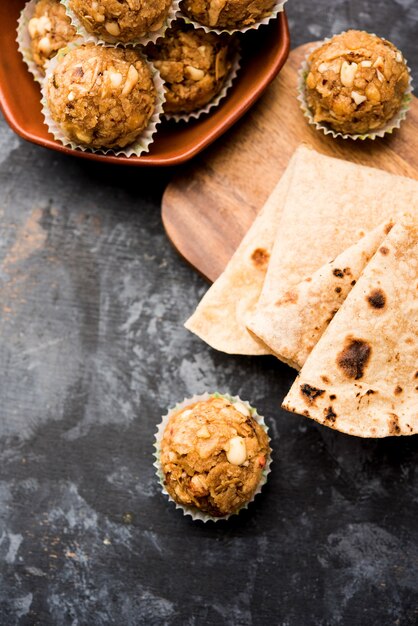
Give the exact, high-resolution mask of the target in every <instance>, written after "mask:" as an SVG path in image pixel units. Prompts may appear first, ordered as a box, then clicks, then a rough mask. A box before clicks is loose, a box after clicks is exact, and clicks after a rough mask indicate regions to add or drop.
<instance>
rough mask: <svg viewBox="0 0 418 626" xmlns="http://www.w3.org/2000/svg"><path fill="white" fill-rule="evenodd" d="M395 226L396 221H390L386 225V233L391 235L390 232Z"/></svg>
mask: <svg viewBox="0 0 418 626" xmlns="http://www.w3.org/2000/svg"><path fill="white" fill-rule="evenodd" d="M393 226H394V222H389V224H386V226H385V235H389V233H390V231H391V230H392V228H393Z"/></svg>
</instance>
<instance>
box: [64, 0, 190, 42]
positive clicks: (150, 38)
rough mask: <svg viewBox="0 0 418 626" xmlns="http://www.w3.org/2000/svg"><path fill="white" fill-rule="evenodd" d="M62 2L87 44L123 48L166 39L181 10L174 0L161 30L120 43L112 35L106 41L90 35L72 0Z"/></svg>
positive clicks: (177, 0)
mask: <svg viewBox="0 0 418 626" xmlns="http://www.w3.org/2000/svg"><path fill="white" fill-rule="evenodd" d="M60 1H61V2H62V4H63V5H64V6H65V9H66V11H67V15H68V17H69V18H70V20H71V22H72V24H73V26H74V27H75V29H76V30H77V33H78V34H79V35H80V36H81V37H82V38H83V40H84V42H85V43H95V44H98V45H113V46H121V47H123V48H129V47H131V48H132V47H136V46H145V45H146V44H148V43H155V42H156V41H157V40H158V39H160V37H164V33H165V31H166V30H167V28H169V27H170V26H171V24H172V23H173V22H174V20H175V19H176V17H177V15H178V12H179V10H180V8H179V4H180V0H172V4H171V7H170V11H169V13H168V15H167V17H166V19H165V21H164V24H163V25H162V26H161V28H159V29H158V30H155V31H152V32H149V33H147V34H146V35H144V36H143V37H139V38H138V39H135V40H134V41H129V42H123V41H119V39H118V38H117V37H112V36H111V35H109V36H107V37H106V39H104V38H103V37H97V36H96V35H93V34H92V33H89V32H88V31H87V30H86V28H85V27H84V25H83V23H82V22H81V21H80V19H79V18H78V17H77V15H76V14H75V13H74V11H73V10H72V9H71V7H70V0H60Z"/></svg>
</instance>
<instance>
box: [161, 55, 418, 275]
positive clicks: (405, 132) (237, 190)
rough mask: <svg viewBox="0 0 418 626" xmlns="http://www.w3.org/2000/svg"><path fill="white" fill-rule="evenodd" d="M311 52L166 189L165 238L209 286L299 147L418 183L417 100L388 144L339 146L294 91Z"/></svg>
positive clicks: (295, 59) (291, 63)
mask: <svg viewBox="0 0 418 626" xmlns="http://www.w3.org/2000/svg"><path fill="white" fill-rule="evenodd" d="M311 45H312V44H306V45H304V46H301V47H299V48H296V49H295V50H293V52H291V54H290V56H289V59H288V61H287V63H286V65H285V66H284V68H283V69H282V71H281V73H280V75H279V76H278V77H277V78H276V79H275V80H274V82H273V83H272V84H271V86H270V87H269V88H268V90H267V91H266V93H265V94H264V96H263V97H262V98H261V100H260V101H259V102H258V103H257V104H256V105H255V107H254V108H253V109H252V110H251V111H250V112H249V113H248V114H247V115H246V116H245V118H243V120H241V122H239V123H238V124H237V125H236V126H235V127H234V129H233V130H231V131H230V132H229V133H228V134H227V135H226V136H225V137H224V138H223V140H222V141H220V142H218V143H217V144H216V145H215V146H214V147H212V148H211V149H210V150H208V151H206V152H204V153H203V154H202V155H201V156H200V157H199V158H198V159H196V160H195V161H194V162H193V165H191V166H189V167H187V168H185V169H183V170H182V173H181V174H180V175H179V176H177V177H176V178H175V179H174V180H173V181H172V182H171V183H170V184H169V186H168V187H167V189H166V192H165V194H164V197H163V203H162V218H163V223H164V227H165V229H166V232H167V235H168V237H169V239H170V240H171V242H172V243H173V245H174V246H175V248H177V250H178V252H179V253H180V254H181V255H182V256H183V257H184V258H185V259H186V260H187V261H188V262H189V263H191V265H193V266H194V267H195V268H196V269H197V270H198V271H199V272H200V273H201V274H203V275H204V276H205V277H206V278H207V279H208V280H210V281H214V280H215V279H216V278H217V277H218V276H219V274H220V273H221V272H222V270H223V269H224V267H225V265H226V264H227V262H228V260H229V259H230V257H231V256H232V254H233V252H234V251H235V249H236V248H237V246H238V244H239V243H240V241H241V239H242V237H243V236H244V234H245V233H246V231H247V230H248V228H249V227H250V225H251V223H252V221H253V220H254V217H255V216H256V214H257V212H258V211H259V210H260V209H261V207H262V205H263V204H264V202H265V200H266V199H267V197H268V196H269V194H270V192H271V191H272V190H273V188H274V186H275V185H276V183H277V181H278V180H279V178H280V176H281V175H282V173H283V171H284V170H285V168H286V166H287V163H288V161H289V158H290V156H291V155H292V153H293V151H294V150H295V148H296V147H297V146H298V145H299V144H300V143H301V142H306V143H308V144H310V145H312V146H313V147H314V148H315V149H316V150H318V151H319V152H323V153H324V154H327V155H330V156H335V157H339V158H343V159H347V160H350V161H355V162H356V163H362V164H364V165H370V166H372V167H378V168H381V169H384V170H387V171H389V172H392V173H394V174H401V175H404V176H410V177H412V178H417V179H418V99H417V98H415V97H414V98H413V101H412V104H411V109H410V111H409V113H408V116H407V119H406V120H405V121H404V122H403V124H402V126H401V128H400V129H399V130H397V131H395V132H394V133H393V135H392V136H387V137H385V138H384V139H377V140H375V141H351V140H344V139H337V140H335V139H333V138H332V137H330V136H325V135H324V134H323V133H320V132H318V131H316V130H315V129H314V128H313V127H311V126H310V125H309V124H308V123H307V121H306V119H305V118H304V116H303V113H302V111H301V110H300V108H299V102H298V101H297V99H296V95H297V92H296V85H297V72H298V69H299V66H300V64H301V62H302V59H303V58H304V57H305V56H306V54H307V52H308V50H309V48H310V47H311Z"/></svg>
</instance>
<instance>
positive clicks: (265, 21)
mask: <svg viewBox="0 0 418 626" xmlns="http://www.w3.org/2000/svg"><path fill="white" fill-rule="evenodd" d="M286 2H287V0H282V1H281V2H276V4H275V5H274V7H273V8H272V10H271V13H270V15H269V16H268V17H265V18H264V19H263V20H260V21H259V22H255V23H254V24H251V25H250V26H246V27H245V28H230V29H228V28H212V27H210V26H205V24H201V22H198V21H197V20H193V19H191V18H190V17H188V16H187V15H186V14H185V13H183V12H182V10H181V9H180V12H179V17H181V18H182V19H183V20H184V21H185V22H186V23H187V24H193V26H194V27H195V28H203V30H204V31H205V32H207V33H217V34H218V35H222V33H224V34H226V35H234V34H235V33H247V32H248V31H249V30H258V29H259V28H260V26H266V25H267V24H269V23H270V22H271V21H272V20H275V19H277V17H278V15H279V13H282V12H283V11H284V5H285V4H286Z"/></svg>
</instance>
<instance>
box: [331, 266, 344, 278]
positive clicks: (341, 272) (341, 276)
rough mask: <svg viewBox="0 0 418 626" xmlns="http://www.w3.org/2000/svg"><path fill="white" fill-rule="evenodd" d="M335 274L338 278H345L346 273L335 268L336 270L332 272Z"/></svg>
mask: <svg viewBox="0 0 418 626" xmlns="http://www.w3.org/2000/svg"><path fill="white" fill-rule="evenodd" d="M332 273H333V274H334V276H336V277H337V278H344V272H343V271H342V270H338V269H337V268H335V270H333V272H332Z"/></svg>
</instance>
